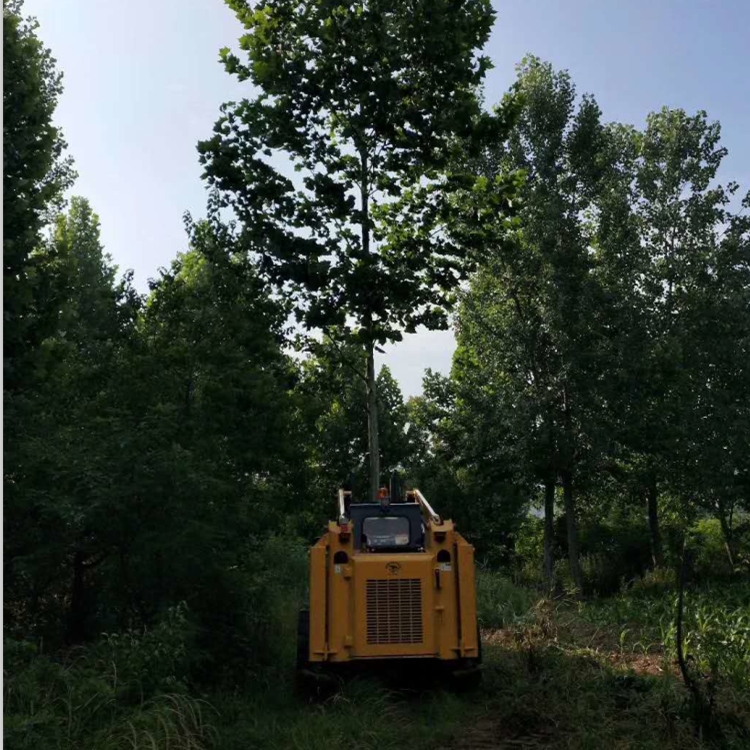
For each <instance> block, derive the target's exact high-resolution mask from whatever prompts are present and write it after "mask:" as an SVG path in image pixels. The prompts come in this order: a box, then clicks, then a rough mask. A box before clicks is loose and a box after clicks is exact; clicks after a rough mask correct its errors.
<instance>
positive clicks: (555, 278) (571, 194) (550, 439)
mask: <svg viewBox="0 0 750 750" xmlns="http://www.w3.org/2000/svg"><path fill="white" fill-rule="evenodd" d="M516 86H517V89H518V91H519V93H520V94H521V96H522V100H523V108H522V110H521V112H520V115H519V117H518V122H517V124H516V126H515V128H514V130H513V131H512V133H511V135H510V138H509V139H508V143H507V144H505V143H502V142H498V143H496V144H495V145H494V147H493V149H490V150H489V151H488V153H487V154H486V155H485V157H484V158H483V159H482V160H479V161H478V166H479V169H481V170H482V171H484V172H485V174H487V175H489V176H493V175H494V174H495V173H496V171H497V170H498V169H499V170H507V171H512V170H523V171H524V172H525V174H526V182H525V185H524V187H523V188H522V190H521V193H520V198H521V208H520V210H519V213H518V216H517V221H518V228H517V229H516V230H515V231H514V232H513V233H512V235H511V236H510V237H508V235H507V231H506V227H505V226H504V225H502V224H501V225H499V226H498V231H496V232H495V233H494V234H492V235H488V242H489V243H490V246H491V248H492V252H491V253H489V254H488V258H487V259H486V261H485V262H484V263H483V265H482V267H481V268H480V270H479V272H478V273H477V274H476V275H475V277H474V278H473V279H472V283H471V287H470V289H469V290H468V292H467V294H466V295H465V297H464V299H463V301H462V305H461V308H460V312H459V317H458V343H459V348H458V351H457V354H456V359H455V364H454V371H455V377H456V378H457V381H458V388H459V393H461V394H463V395H462V396H461V402H462V403H464V404H466V405H467V406H469V408H470V411H471V413H472V414H474V415H476V417H477V422H476V428H475V431H476V435H477V443H476V449H478V450H482V449H481V446H482V445H483V444H485V443H486V440H485V438H486V436H487V435H488V434H492V435H494V436H495V442H496V444H497V445H498V446H505V451H504V455H499V456H498V457H497V459H498V462H502V463H506V464H509V465H512V466H515V467H517V469H518V471H519V473H520V477H523V478H525V480H526V481H528V479H529V478H533V479H534V480H535V481H536V482H537V483H538V484H539V485H540V486H542V487H544V497H545V516H546V526H545V529H546V541H545V549H546V553H545V572H546V575H547V577H548V579H550V578H551V574H552V558H551V549H552V533H553V526H552V513H553V510H554V496H555V485H556V483H557V481H558V480H559V481H560V483H561V484H562V488H563V498H564V503H565V516H566V521H567V532H568V553H569V562H570V570H571V575H572V578H573V582H574V584H575V586H576V587H577V588H578V589H579V590H582V588H583V580H582V575H581V570H580V565H579V560H578V557H579V555H578V533H577V511H576V503H575V488H576V486H577V485H580V484H585V482H586V475H587V473H589V472H590V471H591V470H592V467H593V466H594V465H595V464H596V463H597V461H598V460H599V459H600V457H601V455H602V453H603V452H604V450H605V448H606V440H607V437H606V436H607V412H608V410H607V405H606V396H605V393H604V392H603V391H602V389H601V388H600V384H601V382H602V378H603V370H604V367H605V362H606V360H607V358H608V355H609V353H608V350H607V337H606V330H605V327H606V324H607V320H608V313H607V305H606V299H605V295H604V293H603V289H602V287H601V285H600V283H599V281H598V279H597V274H596V268H595V265H594V259H593V258H592V256H591V253H590V251H589V248H590V245H591V242H592V226H591V223H590V222H588V221H587V220H586V216H587V212H589V211H590V210H591V208H592V196H593V186H594V185H595V184H596V181H597V179H598V174H599V170H598V166H597V155H598V154H599V153H600V152H601V150H602V139H603V128H602V125H601V123H600V112H599V108H598V106H597V104H596V102H595V101H594V100H593V98H591V97H588V96H586V97H583V98H582V100H581V101H580V103H579V104H576V92H575V87H574V85H573V83H572V81H571V79H570V76H569V75H568V74H567V73H559V72H555V71H554V70H553V69H552V67H551V66H550V65H548V64H545V63H542V62H541V61H540V60H538V59H536V58H533V57H532V58H527V59H525V60H524V61H523V62H522V64H521V65H520V66H519V75H518V81H517V84H516ZM485 465H486V464H485ZM520 477H519V481H521V479H520Z"/></svg>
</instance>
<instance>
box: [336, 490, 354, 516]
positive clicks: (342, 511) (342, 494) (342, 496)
mask: <svg viewBox="0 0 750 750" xmlns="http://www.w3.org/2000/svg"><path fill="white" fill-rule="evenodd" d="M347 495H349V499H350V500H351V497H352V493H351V492H350V491H349V490H345V489H343V488H342V489H340V490H339V523H341V522H342V521H347V520H348V519H349V516H348V515H347V513H346V496H347Z"/></svg>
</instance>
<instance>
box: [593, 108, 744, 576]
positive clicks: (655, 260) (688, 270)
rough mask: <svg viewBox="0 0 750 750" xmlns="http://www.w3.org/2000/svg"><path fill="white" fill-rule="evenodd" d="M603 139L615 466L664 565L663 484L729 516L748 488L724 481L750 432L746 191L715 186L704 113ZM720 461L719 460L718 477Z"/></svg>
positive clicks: (719, 151) (712, 130)
mask: <svg viewBox="0 0 750 750" xmlns="http://www.w3.org/2000/svg"><path fill="white" fill-rule="evenodd" d="M607 135H608V138H607V141H608V144H609V146H608V147H609V149H610V150H611V153H610V155H609V156H608V158H607V164H608V166H607V168H606V169H604V170H603V171H602V176H601V179H600V181H599V184H598V185H597V197H596V203H597V207H598V216H597V225H598V226H597V236H596V241H595V253H596V256H597V259H598V263H599V266H600V274H601V278H602V281H603V283H604V285H605V286H606V288H607V290H608V293H609V296H610V298H611V299H614V300H617V302H616V304H615V308H616V309H615V318H614V319H615V321H616V322H615V325H614V326H613V331H612V335H613V337H614V339H615V345H614V346H613V359H612V362H611V367H610V369H611V373H610V375H609V378H608V380H609V381H610V383H612V384H613V386H614V393H613V396H612V404H613V406H615V407H616V409H615V410H616V412H617V414H618V427H617V430H616V435H617V442H618V451H617V456H616V459H615V461H613V466H615V467H617V466H619V467H621V468H622V467H624V468H625V474H624V481H625V482H626V483H629V484H630V485H631V486H632V487H634V488H635V491H636V493H637V494H639V495H640V496H641V497H643V498H645V501H646V503H645V504H646V508H647V515H648V519H649V528H650V534H651V548H652V556H653V560H654V564H655V565H662V564H663V563H664V553H663V544H662V539H661V532H660V524H659V515H660V514H659V505H660V495H661V494H662V493H663V492H664V491H668V492H671V493H672V494H675V493H676V494H677V495H678V496H680V497H682V499H683V502H685V503H692V504H695V503H698V504H699V505H702V506H703V507H705V508H706V509H709V510H711V512H714V513H716V514H717V515H718V516H719V518H720V519H721V518H722V517H723V518H724V519H725V520H727V519H729V518H731V516H732V512H731V510H730V509H731V508H734V506H735V503H736V502H737V500H738V499H739V498H741V497H742V496H743V493H742V491H741V490H740V491H738V490H739V487H732V489H729V488H730V487H731V486H732V485H733V482H734V479H730V480H729V483H728V484H726V483H725V482H724V480H723V479H718V477H719V476H723V477H724V478H728V477H735V476H738V477H739V476H741V475H742V473H743V472H742V471H741V470H739V469H736V467H738V466H739V465H740V464H741V463H742V461H740V460H739V459H738V454H736V453H734V451H733V450H732V448H731V446H739V445H742V444H743V442H744V440H746V439H747V437H748V433H747V430H746V429H745V425H746V424H747V419H746V415H744V404H745V403H746V401H747V399H746V395H745V391H744V386H743V385H742V383H745V382H746V380H747V378H746V376H745V373H746V368H747V363H748V358H747V354H746V352H747V343H746V341H747V310H748V307H747V293H748V267H747V260H746V257H745V254H746V252H747V250H746V243H747V219H746V217H743V216H742V211H740V212H739V213H738V212H737V211H736V210H733V209H732V208H731V204H732V202H733V201H736V200H737V198H738V195H737V191H738V189H739V187H738V185H736V184H731V183H730V184H729V185H726V186H725V185H721V184H720V183H718V182H717V176H718V170H719V167H720V165H721V162H722V160H723V159H724V157H725V156H726V149H725V148H723V147H722V146H721V144H720V128H719V125H718V123H711V122H709V121H708V118H707V116H706V113H705V112H699V113H697V114H695V115H688V114H687V113H685V112H684V111H683V110H679V109H667V108H664V109H662V110H661V111H659V112H655V113H652V114H651V115H649V117H648V120H647V123H646V128H645V130H644V131H643V132H639V131H636V130H634V129H633V128H628V127H624V126H610V127H609V128H608V133H607ZM746 200H747V199H746ZM730 321H731V322H730ZM730 412H731V416H730ZM720 414H721V415H722V416H719V415H720ZM720 423H721V424H723V426H722V427H720V426H719V424H720ZM743 434H744V437H741V436H742V435H743ZM735 441H737V442H735ZM740 450H741V449H740ZM713 466H715V467H717V469H718V467H719V466H721V467H722V468H721V469H718V472H717V474H714V473H713V470H712V468H711V467H713ZM689 467H692V470H690V469H689ZM618 475H619V474H618ZM717 479H718V482H717ZM720 487H723V488H724V489H722V490H720V489H719V488H720ZM721 498H723V499H721ZM722 523H723V522H722ZM723 527H724V529H725V534H727V535H728V536H731V532H730V528H729V524H723Z"/></svg>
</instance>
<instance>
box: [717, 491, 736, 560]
mask: <svg viewBox="0 0 750 750" xmlns="http://www.w3.org/2000/svg"><path fill="white" fill-rule="evenodd" d="M718 516H719V524H720V525H721V533H722V536H723V537H724V548H725V549H726V551H727V557H728V558H729V565H730V566H731V567H732V568H734V561H735V559H736V558H737V555H736V552H735V548H734V534H733V533H732V522H731V519H730V520H727V514H726V508H725V507H724V503H723V502H721V501H719V513H718Z"/></svg>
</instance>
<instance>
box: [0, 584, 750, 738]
mask: <svg viewBox="0 0 750 750" xmlns="http://www.w3.org/2000/svg"><path fill="white" fill-rule="evenodd" d="M269 575H270V574H269ZM282 578H283V576H282ZM279 580H281V579H279V578H276V577H270V578H268V583H266V582H265V581H266V579H265V578H264V579H263V582H259V583H258V584H257V586H258V590H267V592H268V594H267V595H268V596H269V601H271V598H272V590H273V589H274V588H276V585H275V584H276V583H278V581H279ZM261 583H262V586H261ZM276 590H277V592H279V593H280V592H282V591H283V588H277V589H276ZM477 593H478V596H477V604H478V611H479V619H480V624H481V628H482V635H483V640H484V653H485V668H484V682H483V685H482V687H481V688H480V689H479V690H478V691H476V692H474V693H472V694H470V695H463V694H455V693H452V692H450V691H449V690H447V689H446V688H445V686H444V685H443V684H442V683H441V682H440V681H439V680H438V681H434V682H432V683H429V684H420V685H416V686H415V685H413V684H412V683H411V682H410V683H409V684H408V686H407V685H406V684H405V683H403V682H398V681H396V682H394V681H393V680H392V679H391V680H390V681H383V680H375V679H374V678H371V679H366V678H363V677H359V678H355V679H353V680H349V681H347V682H345V683H342V684H341V685H340V689H339V690H337V691H335V692H334V693H333V694H331V695H330V696H329V697H328V698H326V699H325V700H323V699H320V700H317V701H314V702H311V701H309V700H306V699H303V698H301V697H299V696H297V695H295V693H294V691H293V679H292V678H293V670H292V660H293V651H294V646H293V630H294V623H293V619H294V614H295V609H296V604H294V603H293V602H289V601H287V600H285V598H284V596H278V594H277V596H278V601H277V602H276V603H275V605H274V606H273V607H269V609H268V611H269V612H271V613H273V614H272V616H271V615H268V616H267V617H268V619H267V620H266V621H264V623H263V628H264V629H265V630H266V632H268V633H269V635H270V636H271V637H272V636H273V634H274V633H276V634H277V640H278V643H276V645H275V646H274V647H273V651H269V654H268V659H267V661H266V664H267V666H264V665H262V664H261V665H258V664H255V665H252V664H248V665H247V673H246V677H245V678H244V679H239V680H236V681H235V682H234V683H231V682H227V681H226V680H224V679H222V681H221V682H219V683H216V682H214V683H213V684H211V683H206V682H201V681H199V680H196V679H195V677H194V675H195V674H196V665H195V662H196V659H197V660H198V662H199V668H198V669H197V673H199V674H203V673H204V672H205V670H202V669H201V668H200V658H199V656H196V653H198V654H199V653H200V651H199V650H198V651H196V649H197V647H196V644H195V637H194V633H193V631H192V626H191V622H190V616H189V615H190V613H189V612H188V611H187V610H186V609H185V608H184V607H178V608H175V609H173V610H171V611H170V612H169V613H167V615H166V616H165V617H164V618H163V619H162V621H161V622H160V623H159V624H158V625H157V626H156V627H154V628H153V629H151V630H148V631H139V632H128V633H124V634H117V635H108V636H104V637H102V638H101V639H100V640H99V641H97V642H96V643H94V644H92V645H90V646H88V647H86V648H79V649H73V650H70V651H68V652H65V653H61V654H55V655H46V654H44V653H40V651H39V647H38V646H36V645H34V644H30V643H23V642H19V641H6V644H5V646H6V653H5V663H4V675H5V681H4V699H5V701H4V702H5V719H6V721H5V730H4V734H5V746H6V747H8V748H19V749H20V750H25V749H26V748H29V750H30V749H31V748H34V749H36V748H41V749H42V750H44V749H45V748H58V749H60V748H61V749H63V750H72V749H73V748H81V750H120V749H121V748H122V749H125V748H128V749H129V750H139V749H140V748H149V750H154V749H155V748H169V749H170V750H183V749H185V750H248V749H252V748H269V749H270V750H285V749H286V748H293V749H295V750H308V749H309V750H317V749H318V748H320V749H321V750H322V749H325V750H339V749H341V750H343V749H344V748H346V749H347V750H351V749H352V748H354V749H356V750H360V749H362V750H368V749H370V748H372V750H375V748H378V749H382V748H386V749H387V748H394V749H395V748H403V747H405V746H407V747H410V748H415V749H416V750H419V749H420V748H424V749H425V750H428V749H432V748H438V749H441V750H442V749H443V748H449V747H450V748H459V749H460V748H467V749H468V748H488V747H498V748H502V747H528V748H531V747H539V746H545V747H551V748H581V749H584V748H592V749H593V748H602V747H607V748H612V749H613V750H614V749H615V748H617V749H619V748H633V749H635V748H638V749H640V748H646V749H648V748H654V750H655V749H656V748H675V749H676V748H688V749H689V748H709V747H716V748H727V749H728V750H735V749H736V750H739V749H740V748H746V747H750V730H748V727H750V684H749V683H748V676H749V675H750V649H749V648H748V614H749V613H750V607H749V606H748V602H750V598H749V596H750V585H748V584H739V583H735V584H732V585H731V586H728V585H722V586H718V585H717V586H703V587H700V588H697V589H694V590H693V589H691V590H690V591H688V594H687V605H686V631H685V633H686V636H685V644H686V651H687V654H688V657H689V661H690V665H691V669H693V670H694V671H695V673H696V675H697V676H698V677H699V679H701V680H709V681H710V682H711V685H712V688H711V689H712V695H713V696H714V698H715V703H716V711H717V715H718V717H719V722H720V726H721V728H722V731H721V736H720V737H719V738H711V739H706V738H701V737H699V736H697V735H696V732H695V726H694V723H693V721H692V716H691V711H690V702H689V695H688V692H687V691H686V689H685V687H684V685H683V683H682V681H681V679H680V677H679V674H678V671H677V667H676V665H675V655H674V615H675V608H674V596H675V594H674V581H673V580H672V578H671V577H670V576H669V575H668V574H663V573H659V574H655V575H651V576H647V577H646V578H644V579H643V580H641V581H639V582H638V583H637V584H634V585H632V586H630V587H629V588H628V589H627V590H625V591H623V592H622V593H621V594H619V595H617V596H615V597H611V598H608V599H593V600H589V601H584V602H578V601H576V600H574V599H572V598H565V597H562V598H558V599H555V600H549V599H543V598H541V597H540V596H539V595H538V594H536V593H535V592H533V591H532V590H529V589H525V588H521V587H518V586H516V585H514V584H513V583H512V582H511V581H510V580H509V579H508V578H506V577H504V576H502V575H500V574H498V573H496V572H493V571H489V570H480V571H479V575H478V581H477ZM297 596H298V593H295V597H297ZM255 627H257V626H255ZM269 648H270V647H269ZM272 656H273V659H271V657H272Z"/></svg>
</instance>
